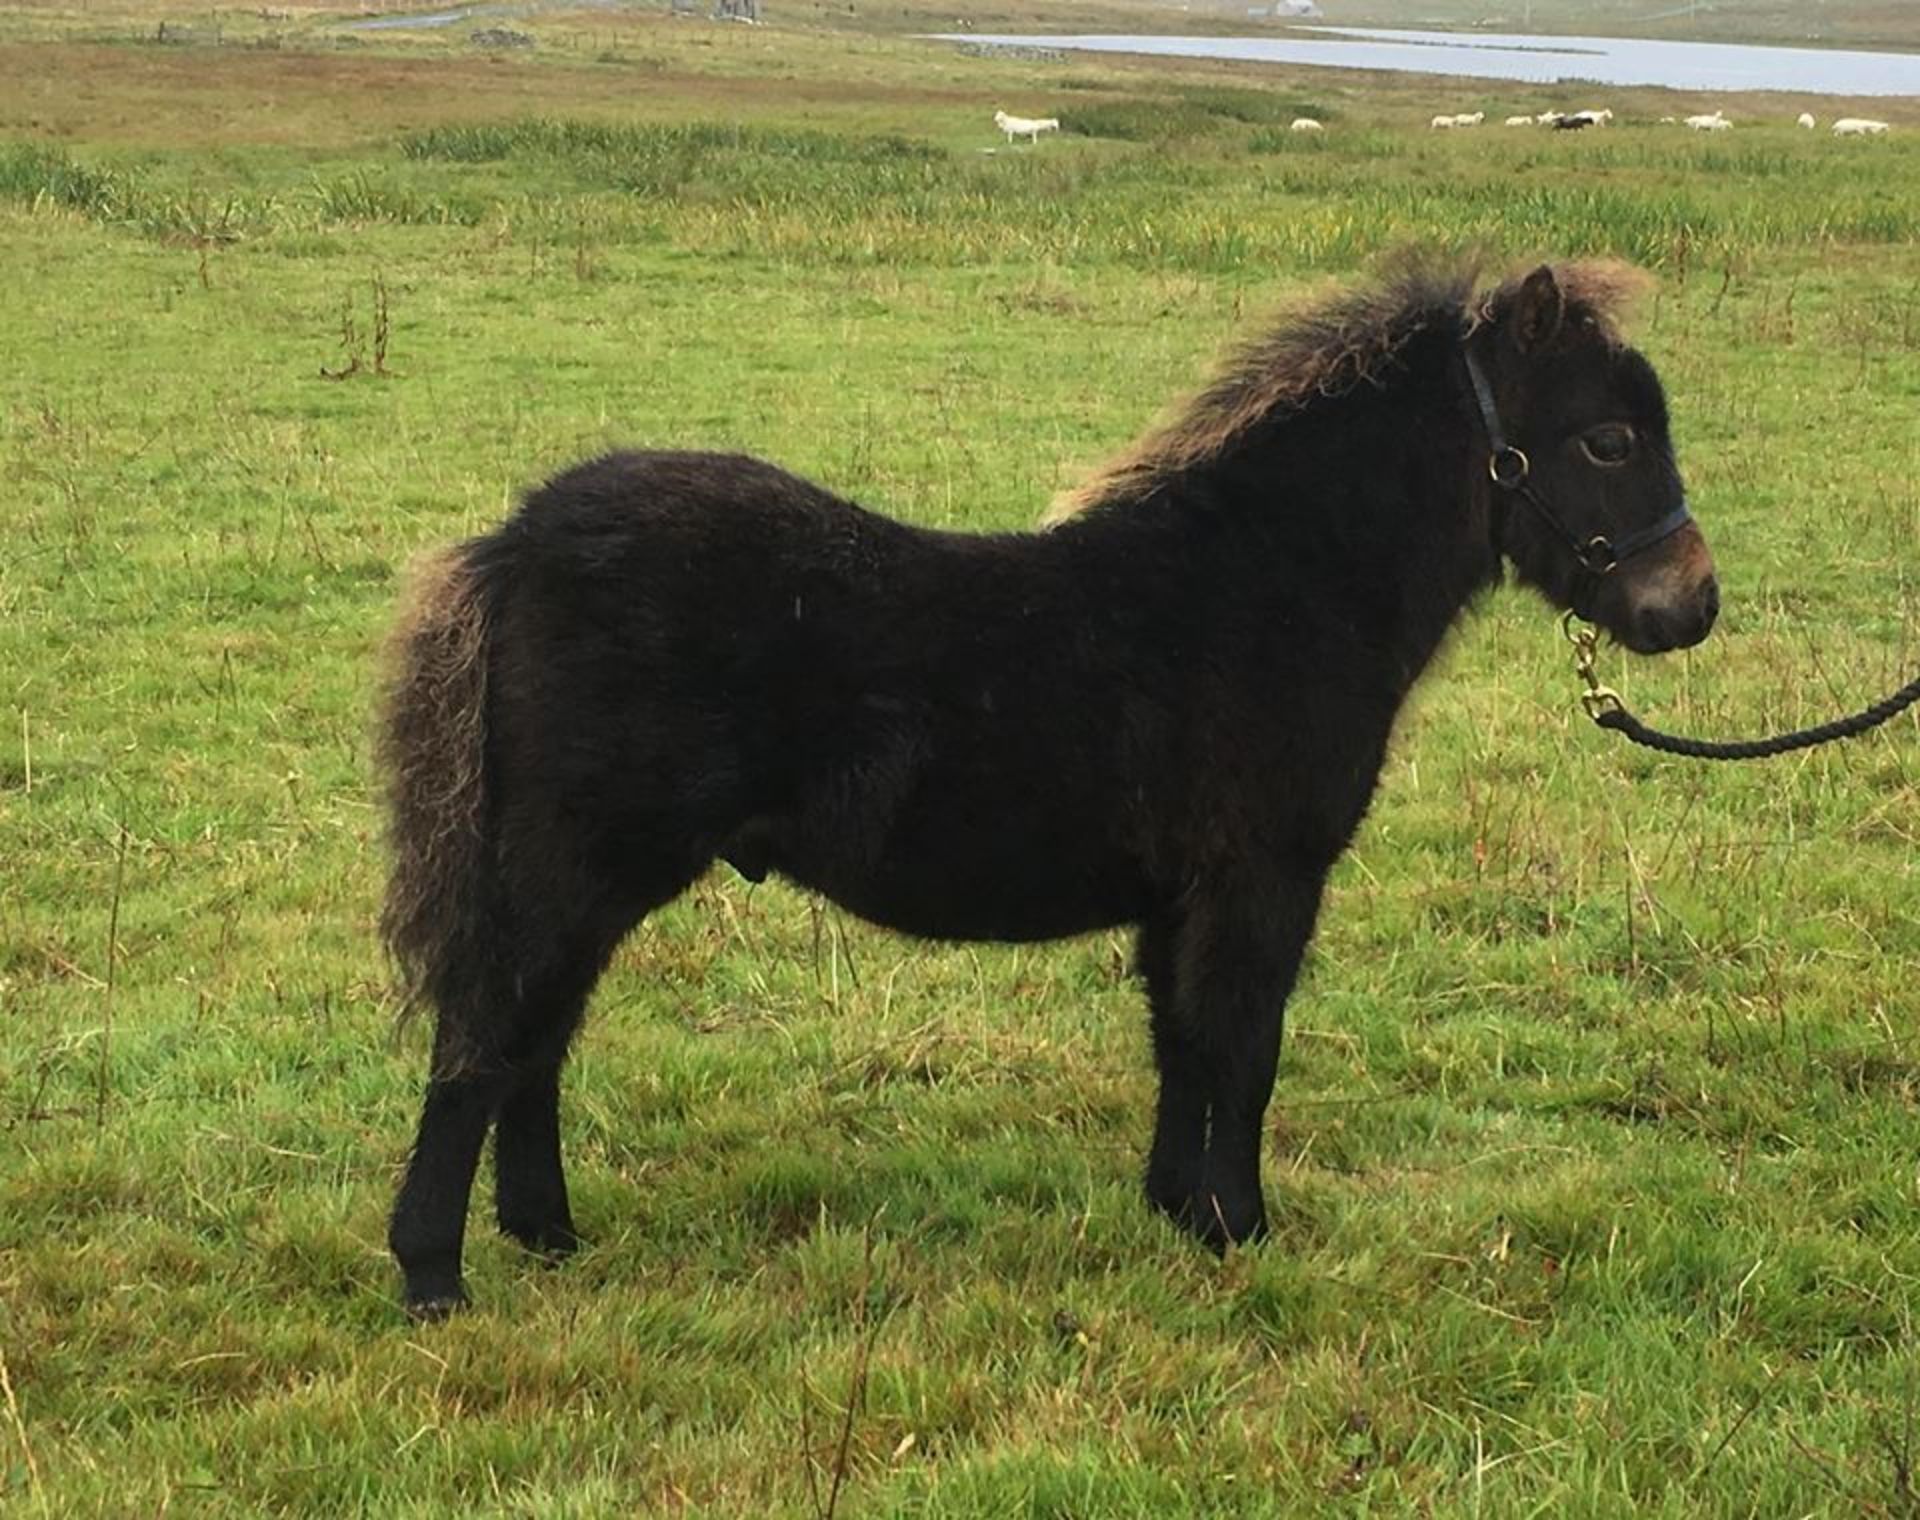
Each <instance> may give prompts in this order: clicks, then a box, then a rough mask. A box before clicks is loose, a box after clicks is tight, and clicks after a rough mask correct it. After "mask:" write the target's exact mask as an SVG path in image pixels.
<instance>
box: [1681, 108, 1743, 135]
mask: <svg viewBox="0 0 1920 1520" xmlns="http://www.w3.org/2000/svg"><path fill="white" fill-rule="evenodd" d="M1687 125H1688V126H1689V127H1692V128H1693V130H1694V131H1696V132H1724V131H1726V130H1727V129H1728V128H1729V127H1731V126H1732V125H1733V123H1732V122H1730V121H1728V120H1727V118H1726V116H1725V115H1724V114H1723V113H1722V112H1720V111H1717V110H1716V111H1714V112H1713V113H1712V114H1711V115H1708V116H1689V117H1688V118H1687Z"/></svg>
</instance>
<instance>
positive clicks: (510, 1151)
mask: <svg viewBox="0 0 1920 1520" xmlns="http://www.w3.org/2000/svg"><path fill="white" fill-rule="evenodd" d="M561 1065H562V1062H561V1060H560V1059H559V1058H556V1059H554V1060H551V1061H547V1062H544V1063H542V1064H540V1065H538V1066H536V1067H535V1068H534V1069H532V1070H530V1071H528V1072H527V1073H526V1075H525V1076H524V1077H522V1078H521V1081H520V1086H519V1088H518V1090H517V1091H515V1092H514V1093H513V1094H512V1096H510V1097H509V1098H508V1099H507V1100H506V1102H504V1103H503V1104H501V1105H500V1117H499V1119H498V1120H497V1121H496V1123H495V1128H494V1134H493V1171H494V1214H495V1217H496V1218H497V1219H498V1220H499V1222H500V1231H501V1233H502V1234H503V1235H509V1236H511V1237H512V1238H513V1239H515V1240H517V1241H519V1242H520V1244H521V1245H523V1246H525V1247H526V1248H527V1249H528V1250H529V1251H537V1252H538V1253H539V1254H540V1255H542V1256H545V1257H548V1258H549V1259H551V1260H554V1261H558V1260H560V1259H561V1258H563V1257H567V1256H571V1255H572V1254H573V1253H574V1251H576V1250H577V1249H579V1246H580V1236H579V1234H578V1232H577V1231H576V1230H575V1229H574V1227H573V1211H572V1210H571V1209H570V1208H569V1207H568V1205H567V1175H566V1169H565V1167H564V1166H563V1165H562V1163H561V1160H560V1070H561Z"/></svg>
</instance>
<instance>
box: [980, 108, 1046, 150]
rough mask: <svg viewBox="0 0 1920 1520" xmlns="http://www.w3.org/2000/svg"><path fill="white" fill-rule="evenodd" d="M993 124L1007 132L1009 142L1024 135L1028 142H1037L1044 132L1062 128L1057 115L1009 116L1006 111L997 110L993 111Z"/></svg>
mask: <svg viewBox="0 0 1920 1520" xmlns="http://www.w3.org/2000/svg"><path fill="white" fill-rule="evenodd" d="M993 124H994V125H995V126H996V127H998V128H999V129H1000V130H1001V131H1002V132H1004V133H1006V134H1007V141H1008V142H1012V141H1013V140H1014V138H1016V137H1024V138H1026V140H1027V141H1028V142H1031V143H1037V142H1039V141H1040V134H1041V133H1042V132H1058V131H1059V130H1060V118H1059V117H1057V116H1045V117H1038V118H1036V117H1031V116H1009V115H1007V113H1006V112H1005V111H995V112H994V113H993Z"/></svg>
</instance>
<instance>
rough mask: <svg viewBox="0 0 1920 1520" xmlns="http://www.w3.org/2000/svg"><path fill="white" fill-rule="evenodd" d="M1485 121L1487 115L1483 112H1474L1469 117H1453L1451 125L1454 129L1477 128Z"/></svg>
mask: <svg viewBox="0 0 1920 1520" xmlns="http://www.w3.org/2000/svg"><path fill="white" fill-rule="evenodd" d="M1486 119H1487V113H1486V112H1485V111H1475V112H1474V113H1473V114H1472V115H1471V116H1456V117H1454V118H1453V124H1454V125H1455V126H1456V127H1477V126H1479V125H1480V123H1481V122H1483V121H1485V120H1486Z"/></svg>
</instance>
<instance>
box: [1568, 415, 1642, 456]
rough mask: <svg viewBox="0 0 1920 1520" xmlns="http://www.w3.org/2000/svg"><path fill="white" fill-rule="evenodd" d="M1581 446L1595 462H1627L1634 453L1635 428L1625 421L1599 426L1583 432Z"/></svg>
mask: <svg viewBox="0 0 1920 1520" xmlns="http://www.w3.org/2000/svg"><path fill="white" fill-rule="evenodd" d="M1580 447H1581V448H1582V449H1584V450H1585V451H1586V455H1587V458H1589V459H1591V460H1592V461H1593V462H1594V463H1595V464H1625V463H1626V462H1627V459H1628V456H1630V455H1631V454H1632V453H1633V429H1632V428H1630V427H1627V426H1626V425H1625V424H1623V423H1614V424H1612V425H1610V426H1608V427H1597V428H1595V429H1594V430H1593V431H1592V432H1590V433H1583V434H1581V436H1580Z"/></svg>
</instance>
